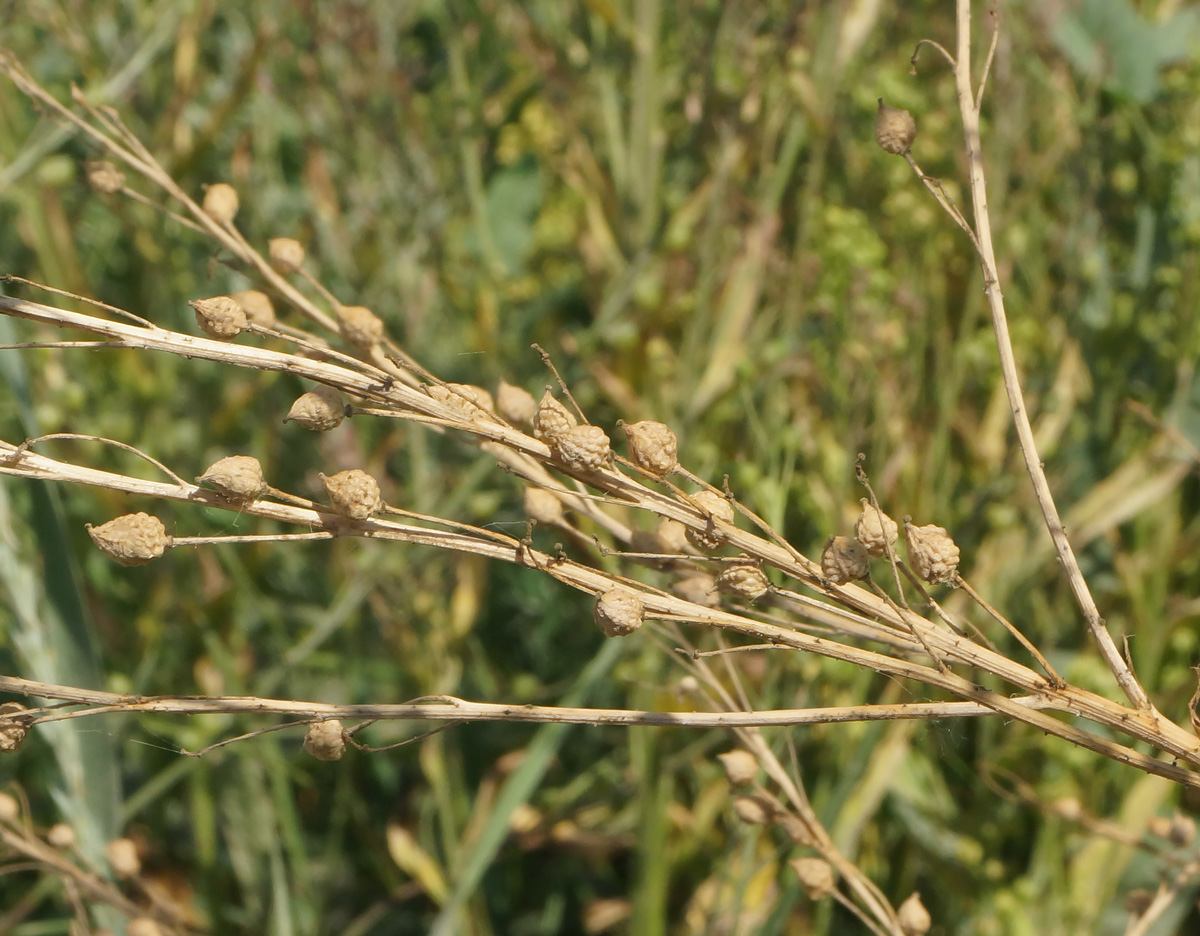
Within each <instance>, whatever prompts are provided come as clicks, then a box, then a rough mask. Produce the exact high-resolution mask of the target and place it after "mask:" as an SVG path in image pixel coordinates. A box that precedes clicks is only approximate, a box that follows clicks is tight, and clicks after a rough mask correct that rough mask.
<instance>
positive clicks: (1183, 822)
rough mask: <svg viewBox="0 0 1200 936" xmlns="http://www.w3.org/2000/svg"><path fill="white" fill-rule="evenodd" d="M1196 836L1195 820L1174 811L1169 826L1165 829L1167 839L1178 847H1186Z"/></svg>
mask: <svg viewBox="0 0 1200 936" xmlns="http://www.w3.org/2000/svg"><path fill="white" fill-rule="evenodd" d="M1195 838H1196V822H1195V820H1194V819H1192V817H1191V816H1185V815H1183V814H1182V813H1178V812H1177V813H1175V815H1174V817H1173V818H1172V819H1171V828H1170V829H1169V830H1168V831H1167V839H1168V840H1170V842H1171V844H1172V845H1175V846H1176V847H1178V848H1186V847H1187V846H1188V845H1191V844H1192V841H1193V840H1194V839H1195Z"/></svg>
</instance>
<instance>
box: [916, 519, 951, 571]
mask: <svg viewBox="0 0 1200 936" xmlns="http://www.w3.org/2000/svg"><path fill="white" fill-rule="evenodd" d="M904 540H905V543H906V544H907V545H908V561H909V563H910V564H911V565H912V567H913V571H914V572H916V573H917V577H918V578H920V579H923V580H924V581H926V582H929V583H930V584H933V585H944V584H945V583H947V582H952V581H954V576H955V575H956V574H957V572H958V546H957V545H955V543H954V540H952V539H951V538H950V534H949V533H947V532H946V529H945V527H940V526H937V525H935V524H932V523H931V524H929V525H928V526H920V527H919V526H914V525H913V524H911V523H909V522H908V521H907V520H906V521H905V522H904Z"/></svg>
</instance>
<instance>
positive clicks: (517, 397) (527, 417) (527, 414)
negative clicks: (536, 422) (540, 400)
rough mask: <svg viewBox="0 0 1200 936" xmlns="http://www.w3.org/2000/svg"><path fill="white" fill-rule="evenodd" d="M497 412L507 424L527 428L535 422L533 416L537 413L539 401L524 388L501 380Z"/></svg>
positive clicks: (498, 388) (497, 393)
mask: <svg viewBox="0 0 1200 936" xmlns="http://www.w3.org/2000/svg"><path fill="white" fill-rule="evenodd" d="M496 410H497V412H499V414H500V416H501V418H502V419H503V420H504V421H505V422H508V423H512V424H513V425H519V426H527V425H529V423H531V422H533V414H534V413H535V412H537V400H535V399H534V398H533V394H532V393H530V392H529V391H528V390H526V389H525V388H524V387H516V386H513V385H512V384H510V383H509V382H508V381H507V380H501V381H500V385H499V386H498V387H497V388H496Z"/></svg>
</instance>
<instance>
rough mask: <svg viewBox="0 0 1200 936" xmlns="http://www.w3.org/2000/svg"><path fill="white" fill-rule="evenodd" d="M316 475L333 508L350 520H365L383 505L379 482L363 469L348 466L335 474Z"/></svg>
mask: <svg viewBox="0 0 1200 936" xmlns="http://www.w3.org/2000/svg"><path fill="white" fill-rule="evenodd" d="M318 477H319V478H320V479H321V481H322V482H323V483H324V485H325V493H326V494H328V495H329V502H330V503H331V504H333V507H334V509H335V510H336V511H337V512H338V513H340V514H342V515H343V516H346V517H349V518H350V519H352V520H366V519H367V517H369V516H371V514H373V513H375V512H376V511H378V510H379V508H380V507H382V506H383V497H382V495H380V493H379V483H378V482H377V481H376V480H375V479H374V478H372V477H371V476H370V475H369V474H367V473H366V472H365V471H361V470H360V469H358V468H350V469H348V470H346V471H339V472H338V473H337V474H334V475H329V476H328V477H326V476H325V475H323V474H319V475H318Z"/></svg>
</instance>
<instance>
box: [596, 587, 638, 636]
mask: <svg viewBox="0 0 1200 936" xmlns="http://www.w3.org/2000/svg"><path fill="white" fill-rule="evenodd" d="M645 616H646V607H645V605H643V604H642V599H641V598H639V597H638V596H637V595H636V594H634V593H633V592H631V591H628V590H627V589H621V588H612V589H609V590H608V591H606V592H605V593H604V594H603V595H600V596H599V597H598V598H597V599H596V604H595V606H594V607H593V608H592V617H593V618H594V619H595V621H596V623H597V624H598V625H599V626H600V629H601V630H602V631H604V636H605V637H624V636H626V635H627V634H632V633H633V632H634V631H635V630H637V629H638V628H639V627H641V626H642V621H643V620H644V619H645Z"/></svg>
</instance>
